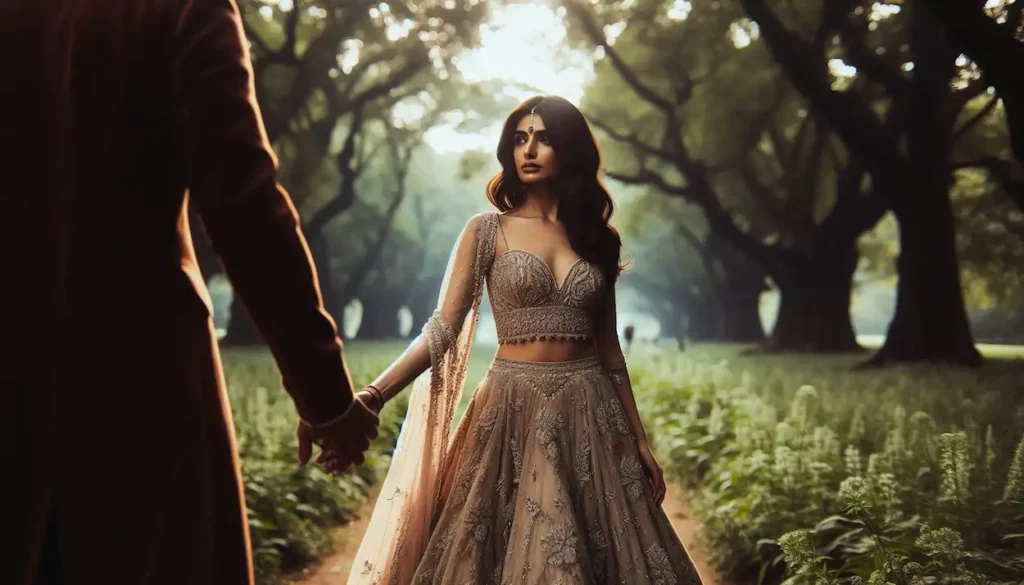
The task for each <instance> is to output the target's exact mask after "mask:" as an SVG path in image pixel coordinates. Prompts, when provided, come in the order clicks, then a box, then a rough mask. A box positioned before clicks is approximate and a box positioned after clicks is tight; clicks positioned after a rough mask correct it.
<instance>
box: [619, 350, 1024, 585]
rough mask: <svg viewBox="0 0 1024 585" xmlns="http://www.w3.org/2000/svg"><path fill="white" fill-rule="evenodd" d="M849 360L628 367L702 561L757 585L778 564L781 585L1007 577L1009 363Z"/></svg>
mask: <svg viewBox="0 0 1024 585" xmlns="http://www.w3.org/2000/svg"><path fill="white" fill-rule="evenodd" d="M855 359H856V358H816V359H814V360H806V359H800V358H798V357H796V356H788V357H780V358H772V359H770V360H769V359H765V358H763V357H762V358H759V359H747V358H729V359H725V354H724V353H723V351H722V349H720V348H706V347H700V346H699V347H697V348H695V349H691V350H690V351H689V352H688V353H687V354H686V355H684V356H680V355H678V354H677V353H676V352H664V353H660V352H647V353H645V354H641V353H636V354H634V357H631V362H630V371H631V374H632V375H633V382H634V386H635V387H636V388H638V401H639V403H640V407H641V410H642V412H643V413H644V419H645V421H647V423H648V425H649V430H650V433H651V435H652V441H653V442H654V444H655V446H656V449H657V452H658V453H659V454H660V455H661V458H662V459H663V465H664V466H665V469H666V471H667V473H669V474H670V475H671V476H673V477H675V478H676V479H677V480H679V481H681V482H682V483H683V484H684V485H686V486H688V487H690V488H691V489H692V490H693V494H694V498H695V500H694V504H695V507H696V508H697V510H698V511H699V512H700V514H701V517H702V520H703V522H704V530H703V537H704V541H705V545H706V548H707V549H708V551H709V553H710V558H711V560H712V561H713V562H714V563H715V564H717V565H718V566H719V567H721V568H722V569H723V570H726V571H729V572H731V573H733V574H734V575H735V576H743V575H745V576H751V575H758V574H759V575H760V577H761V578H763V579H767V580H769V581H778V580H781V579H782V578H783V575H782V573H781V569H782V568H783V565H782V564H781V563H783V561H784V560H785V561H786V563H785V564H786V565H788V569H789V573H790V576H789V578H788V582H790V583H844V584H845V583H850V584H853V583H857V582H858V581H856V579H855V578H857V577H860V578H862V579H863V580H866V581H868V582H871V583H885V582H893V583H903V584H907V585H909V584H911V583H930V582H946V581H934V578H935V577H937V576H949V575H958V577H957V578H958V579H960V580H959V581H948V582H957V583H959V582H963V583H981V582H999V581H1006V580H1008V579H1010V578H1011V577H1012V576H1014V575H1019V574H1021V571H1024V554H1022V551H1021V546H1020V545H1021V540H1020V537H1019V534H1020V533H1021V532H1024V502H1021V501H1020V498H1019V496H1020V492H1021V489H1022V488H1021V487H1020V486H1021V483H1022V479H1021V478H1022V477H1024V472H1022V471H1021V469H1024V443H1021V441H1022V440H1024V439H1022V436H1024V405H1021V404H1020V402H1019V400H1016V398H1017V396H1016V391H1015V388H1016V387H1017V384H1015V380H1017V379H1019V377H1020V375H1021V372H1022V370H1024V363H1022V362H1019V361H1018V362H1012V361H1011V362H1006V361H1002V362H999V361H997V362H994V363H992V364H991V365H989V366H987V367H986V369H984V370H982V371H980V372H974V371H972V372H964V371H959V370H946V369H936V368H934V367H930V368H920V367H902V368H896V369H892V370H886V371H852V370H850V369H849V367H848V366H850V365H852V364H853V363H854V362H853V360H855ZM811 383H813V386H811V385H808V384H811ZM1015 450H1016V453H1015ZM928 527H932V528H934V529H935V530H931V528H928ZM957 539H959V540H957ZM956 542H959V544H956V546H954V544H951V543H956ZM898 571H903V573H900V575H903V576H902V577H899V578H897V577H896V576H895V575H896V574H897V572H898ZM873 574H874V576H872V575H873ZM982 576H984V577H985V578H987V579H988V581H983V580H982ZM880 579H881V580H880ZM915 579H917V580H915ZM861 582H863V581H861Z"/></svg>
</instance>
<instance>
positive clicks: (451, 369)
mask: <svg viewBox="0 0 1024 585" xmlns="http://www.w3.org/2000/svg"><path fill="white" fill-rule="evenodd" d="M497 225H498V224H497V215H496V214H493V213H488V214H481V215H477V216H475V217H473V218H472V219H471V220H470V221H469V223H467V224H466V227H465V229H463V231H462V234H461V235H460V236H459V240H458V242H457V243H456V245H455V248H454V249H453V250H452V253H451V256H450V257H449V260H448V266H447V269H446V271H445V276H444V280H443V281H442V285H441V292H440V295H439V297H438V304H437V308H436V309H435V311H434V313H433V315H432V316H431V317H430V319H429V320H428V321H427V324H426V325H425V326H424V328H423V333H422V335H420V337H419V338H417V340H416V341H414V342H413V344H412V345H410V347H409V349H408V350H407V351H406V352H405V353H404V354H403V355H402V357H400V358H399V359H398V360H397V361H396V362H395V363H393V364H392V365H391V366H390V367H389V368H388V369H387V370H386V371H385V373H384V374H382V376H381V378H382V379H384V380H386V381H387V382H386V384H388V385H389V386H388V391H387V392H386V393H385V395H386V397H390V396H393V395H394V393H395V392H396V391H397V390H400V389H401V387H402V383H403V381H405V380H409V379H412V378H415V382H414V383H413V388H412V393H411V395H410V396H409V409H408V411H407V413H406V416H405V421H404V422H403V423H402V430H401V432H400V433H399V436H398V444H397V445H396V447H395V452H394V454H393V456H392V459H391V465H390V468H389V469H388V474H387V477H386V478H385V479H384V483H383V485H382V487H381V492H380V496H378V498H377V503H376V505H375V506H374V509H373V514H372V515H371V517H370V523H369V526H368V527H367V529H366V533H365V534H364V536H363V540H362V543H361V544H360V545H359V550H358V552H357V553H356V557H355V559H354V560H353V564H352V572H351V573H350V574H349V579H348V583H349V585H356V584H358V585H378V584H379V585H383V584H387V585H407V584H408V583H410V581H411V579H412V575H413V573H414V572H415V570H416V567H417V565H418V564H419V561H420V559H421V558H422V556H423V552H424V550H425V548H426V545H427V542H428V540H429V538H430V532H431V523H432V521H433V519H434V516H435V513H436V511H437V507H438V506H439V504H440V481H439V479H440V471H441V469H442V468H443V467H444V464H445V457H446V456H447V451H448V446H449V440H450V430H451V422H452V418H453V416H454V413H455V407H456V406H457V405H458V403H459V400H460V399H461V397H462V386H463V382H464V380H465V375H466V366H467V365H468V362H469V355H470V349H471V346H472V341H473V335H474V333H475V329H476V323H477V318H478V315H479V310H480V301H481V298H482V295H483V288H484V279H485V277H486V274H487V271H488V270H489V269H490V265H491V262H492V261H493V259H494V235H495V230H496V228H497ZM427 367H429V371H428V370H426V368H427Z"/></svg>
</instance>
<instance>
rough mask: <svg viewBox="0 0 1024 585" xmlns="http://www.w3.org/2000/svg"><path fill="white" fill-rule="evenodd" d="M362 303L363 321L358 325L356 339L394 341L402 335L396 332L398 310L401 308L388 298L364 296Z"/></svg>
mask: <svg viewBox="0 0 1024 585" xmlns="http://www.w3.org/2000/svg"><path fill="white" fill-rule="evenodd" d="M359 300H360V301H362V303H363V320H362V321H361V322H360V323H359V331H358V332H357V333H356V338H358V339H396V338H401V337H402V335H401V333H400V332H399V330H398V309H399V308H401V306H400V305H399V304H398V303H397V302H395V300H394V299H392V298H390V297H388V296H373V297H371V296H366V297H364V298H361V299H359Z"/></svg>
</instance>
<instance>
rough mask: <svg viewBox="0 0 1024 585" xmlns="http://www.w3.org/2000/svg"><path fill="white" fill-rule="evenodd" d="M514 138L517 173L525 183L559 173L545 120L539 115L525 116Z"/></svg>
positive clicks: (535, 181)
mask: <svg viewBox="0 0 1024 585" xmlns="http://www.w3.org/2000/svg"><path fill="white" fill-rule="evenodd" d="M531 126H532V131H531ZM512 140H513V142H514V144H515V150H514V151H513V155H514V156H513V158H514V159H515V163H516V173H517V174H518V176H519V180H520V181H521V182H522V183H523V184H524V185H534V184H537V183H541V182H544V181H548V180H550V179H552V178H554V177H555V175H557V174H558V159H556V158H555V151H554V150H553V149H552V148H551V141H550V140H549V139H548V131H547V129H546V128H545V127H544V120H543V119H542V118H541V117H540V116H539V115H536V114H534V115H531V114H526V115H525V116H523V118H522V119H521V120H519V125H518V126H517V127H516V132H515V135H514V136H513V138H512Z"/></svg>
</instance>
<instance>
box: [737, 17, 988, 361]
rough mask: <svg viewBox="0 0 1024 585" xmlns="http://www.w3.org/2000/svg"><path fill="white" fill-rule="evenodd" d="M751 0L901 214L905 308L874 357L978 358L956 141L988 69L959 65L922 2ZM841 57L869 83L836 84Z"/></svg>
mask: <svg viewBox="0 0 1024 585" xmlns="http://www.w3.org/2000/svg"><path fill="white" fill-rule="evenodd" d="M741 2H742V5H743V6H744V8H745V9H746V11H747V13H748V15H749V16H750V18H751V19H752V20H753V21H754V22H756V23H757V25H758V29H759V32H760V34H761V35H762V37H763V38H764V39H765V41H766V43H767V45H768V47H769V48H770V49H771V52H772V54H773V55H774V56H775V59H776V61H777V62H778V64H779V67H780V68H781V70H782V71H783V72H784V73H785V74H786V76H787V78H788V79H789V80H790V81H791V82H792V84H793V85H794V86H795V87H797V88H798V89H799V90H800V92H801V93H802V94H803V95H804V96H805V97H806V98H807V100H808V103H809V104H810V106H811V108H812V110H813V111H814V112H815V114H816V115H817V116H820V117H821V118H822V119H823V120H825V121H826V122H827V123H828V124H829V126H830V127H831V128H833V129H834V131H835V132H836V133H837V134H838V135H839V136H840V137H841V138H842V141H843V143H844V145H845V146H846V148H847V149H848V150H849V151H850V153H851V156H852V157H855V158H856V159H858V160H859V161H861V164H863V166H864V169H865V170H866V171H867V172H868V173H869V174H870V176H871V182H872V185H873V188H874V191H875V193H877V194H878V196H880V197H881V198H882V199H883V200H884V201H885V204H886V206H887V207H889V208H890V209H891V210H892V211H893V213H894V215H895V217H896V219H897V221H898V222H899V227H900V256H899V259H898V274H899V285H898V292H897V303H896V313H895V315H894V317H893V320H892V323H891V324H890V327H889V330H888V333H887V335H886V340H885V343H884V345H883V346H882V348H881V349H880V350H879V352H878V353H876V354H875V356H874V358H873V359H872V361H873V363H876V364H883V363H888V362H899V361H936V362H950V363H957V364H966V365H976V364H979V363H980V362H981V356H980V354H979V353H978V351H977V349H976V348H975V347H974V342H973V337H972V335H971V330H970V327H969V325H968V321H967V315H966V311H965V309H964V300H963V294H962V290H961V283H960V272H959V264H958V258H957V251H956V245H955V239H954V228H955V220H954V215H953V209H952V205H951V203H950V198H949V191H950V188H951V185H952V183H953V173H952V162H951V160H950V152H951V149H952V146H953V143H954V141H955V136H956V127H957V124H958V120H959V119H960V118H961V113H962V112H963V110H964V107H965V106H966V105H967V104H968V103H970V102H971V100H973V99H974V98H976V97H978V96H980V95H981V94H982V93H983V92H984V91H985V90H986V88H987V87H988V83H987V80H985V79H984V77H983V76H979V75H976V74H972V73H973V71H972V70H970V69H969V68H963V67H961V66H962V65H967V64H966V63H963V62H962V60H961V62H959V63H958V55H959V53H958V51H957V50H956V49H955V48H954V47H953V46H952V45H950V43H949V42H948V40H947V39H946V38H945V37H944V35H943V34H942V30H941V29H940V27H939V26H938V23H937V22H936V21H935V19H934V16H933V15H932V14H931V13H929V12H928V11H927V10H925V9H924V8H923V6H922V2H920V1H917V2H905V3H902V4H901V5H899V6H896V7H895V8H894V7H892V6H888V5H886V6H888V8H886V9H885V10H884V11H882V12H881V13H880V12H879V10H878V9H879V6H876V5H874V4H872V3H869V2H862V1H860V0H828V1H827V2H817V1H814V2H805V3H801V4H800V5H799V6H794V5H793V4H789V5H787V6H786V7H784V8H777V7H775V8H773V7H772V6H769V4H774V3H770V2H768V1H766V0H741ZM835 60H841V61H840V62H844V63H849V65H850V66H852V67H855V68H856V70H857V72H858V77H859V78H860V79H866V80H869V81H870V82H871V83H870V84H866V85H864V87H862V88H857V87H849V88H844V87H836V86H835V79H834V77H833V76H832V75H830V70H829V65H830V63H832V64H835V63H836V61H835ZM879 112H883V113H882V114H880V113H879Z"/></svg>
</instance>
